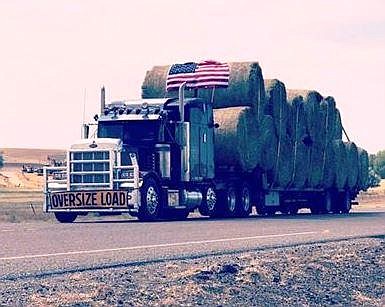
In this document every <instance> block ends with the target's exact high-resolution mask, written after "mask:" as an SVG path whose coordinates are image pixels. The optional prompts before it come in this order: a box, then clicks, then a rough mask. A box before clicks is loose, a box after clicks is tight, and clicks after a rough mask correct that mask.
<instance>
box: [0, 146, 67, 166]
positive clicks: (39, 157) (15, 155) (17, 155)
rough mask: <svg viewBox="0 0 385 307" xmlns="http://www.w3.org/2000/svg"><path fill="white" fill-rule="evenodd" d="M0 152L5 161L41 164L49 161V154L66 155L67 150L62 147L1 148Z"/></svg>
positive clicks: (60, 156) (61, 156) (62, 156)
mask: <svg viewBox="0 0 385 307" xmlns="http://www.w3.org/2000/svg"><path fill="white" fill-rule="evenodd" d="M0 152H2V153H3V157H4V160H5V163H25V164H29V163H30V164H35V163H37V164H40V163H45V162H47V157H48V156H55V157H56V156H57V157H59V158H64V157H65V156H64V154H65V151H64V150H61V149H33V148H0Z"/></svg>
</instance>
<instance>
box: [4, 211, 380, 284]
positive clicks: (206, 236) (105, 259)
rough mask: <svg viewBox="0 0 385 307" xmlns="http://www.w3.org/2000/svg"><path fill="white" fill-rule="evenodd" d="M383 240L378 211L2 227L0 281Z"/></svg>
mask: <svg viewBox="0 0 385 307" xmlns="http://www.w3.org/2000/svg"><path fill="white" fill-rule="evenodd" d="M383 235H385V210H384V207H382V208H378V209H374V210H365V209H364V208H361V209H359V210H355V211H354V212H353V213H351V214H349V215H316V216H313V215H310V214H300V215H297V216H282V215H276V216H274V217H258V216H251V217H250V218H247V219H222V220H219V219H218V220H211V219H207V218H200V217H193V218H191V217H190V218H189V219H188V220H187V221H178V222H177V221H175V222H157V223H140V222H138V221H136V220H125V219H122V218H119V217H108V218H103V219H100V218H89V217H84V218H78V220H77V221H76V222H75V223H73V224H59V223H49V222H34V223H0V247H1V248H0V280H13V279H20V278H21V279H22V278H24V277H30V276H44V275H51V274H60V273H64V272H74V271H85V270H92V269H97V268H108V267H118V266H123V265H130V264H138V263H139V264H140V263H148V262H156V261H163V260H167V259H188V258H194V257H199V256H206V255H214V254H226V253H233V252H238V251H246V250H254V249H266V248H271V247H279V246H292V245H296V244H307V243H313V242H324V241H332V240H341V239H347V238H355V237H371V236H383Z"/></svg>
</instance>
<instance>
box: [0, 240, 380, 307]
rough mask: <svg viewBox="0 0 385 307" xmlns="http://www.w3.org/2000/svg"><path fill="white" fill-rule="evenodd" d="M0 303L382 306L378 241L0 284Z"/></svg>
mask: <svg viewBox="0 0 385 307" xmlns="http://www.w3.org/2000/svg"><path fill="white" fill-rule="evenodd" d="M0 305H7V306H8V305H34V306H47V305H60V306H107V305H108V306H110V305H114V306H127V305H146V306H148V305H210V306H212V305H227V306H234V305H243V306H244V305H247V306H250V305H258V306H279V305H290V306H314V305H323V306H324V305H349V306H351V305H356V306H358V305H359V306H362V305H364V306H365V305H366V306H384V305H385V237H384V236H382V237H377V238H367V239H354V240H346V241H339V242H330V243H322V244H310V245H302V246H296V247H290V248H276V249H269V250H260V251H253V252H245V253H237V254H232V255H222V256H212V257H203V258H197V259H192V260H178V261H165V262H161V263H152V264H144V265H136V266H122V267H119V268H114V269H100V270H93V271H85V272H78V273H67V274H62V275H54V276H45V277H39V278H37V277H35V278H32V277H31V278H27V279H19V280H13V281H9V280H1V278H0Z"/></svg>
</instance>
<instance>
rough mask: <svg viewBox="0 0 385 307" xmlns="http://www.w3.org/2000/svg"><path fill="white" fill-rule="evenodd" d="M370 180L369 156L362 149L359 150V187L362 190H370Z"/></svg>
mask: <svg viewBox="0 0 385 307" xmlns="http://www.w3.org/2000/svg"><path fill="white" fill-rule="evenodd" d="M368 180H369V156H368V152H367V151H366V150H364V149H362V148H358V182H357V187H358V189H360V190H366V189H367V188H368Z"/></svg>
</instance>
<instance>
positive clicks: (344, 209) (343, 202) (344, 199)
mask: <svg viewBox="0 0 385 307" xmlns="http://www.w3.org/2000/svg"><path fill="white" fill-rule="evenodd" d="M339 198H340V199H339V208H340V210H341V213H349V211H350V209H351V208H352V204H351V199H350V193H349V191H345V192H343V193H341V194H340V197H339Z"/></svg>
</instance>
